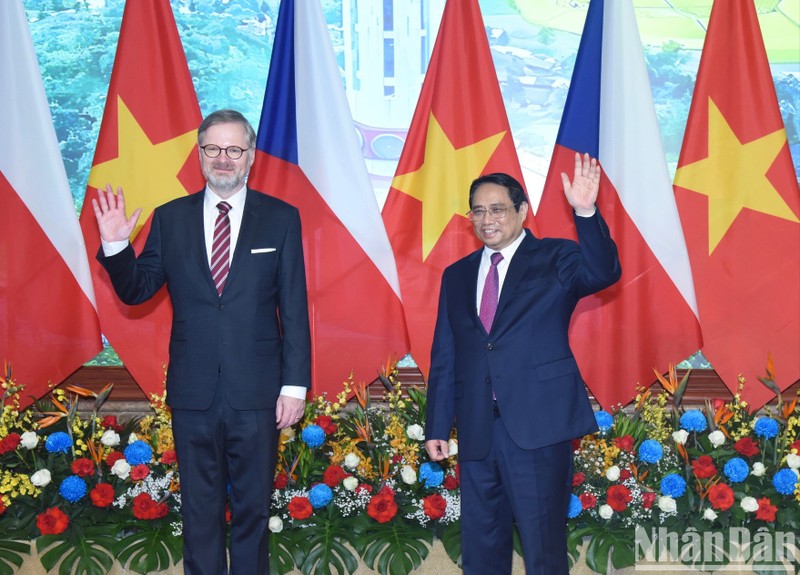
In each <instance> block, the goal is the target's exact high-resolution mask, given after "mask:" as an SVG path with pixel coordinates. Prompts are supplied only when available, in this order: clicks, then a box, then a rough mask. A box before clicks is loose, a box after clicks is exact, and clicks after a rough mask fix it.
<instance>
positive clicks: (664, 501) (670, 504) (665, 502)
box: [658, 495, 678, 513]
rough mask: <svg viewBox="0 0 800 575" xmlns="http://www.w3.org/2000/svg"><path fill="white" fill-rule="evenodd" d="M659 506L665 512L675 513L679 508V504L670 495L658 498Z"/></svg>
mask: <svg viewBox="0 0 800 575" xmlns="http://www.w3.org/2000/svg"><path fill="white" fill-rule="evenodd" d="M658 508H659V509H660V510H661V511H663V512H664V513H674V512H675V511H677V510H678V505H677V504H676V503H675V500H674V499H673V498H672V497H670V496H669V495H662V496H661V497H659V498H658Z"/></svg>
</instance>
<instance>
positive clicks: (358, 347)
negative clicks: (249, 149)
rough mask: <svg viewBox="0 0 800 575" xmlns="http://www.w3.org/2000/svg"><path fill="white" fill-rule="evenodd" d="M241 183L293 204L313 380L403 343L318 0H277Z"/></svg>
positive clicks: (339, 375)
mask: <svg viewBox="0 0 800 575" xmlns="http://www.w3.org/2000/svg"><path fill="white" fill-rule="evenodd" d="M257 147H258V152H257V154H256V160H255V163H254V165H253V171H252V173H251V176H250V179H249V185H250V186H251V187H253V188H255V189H257V190H261V191H263V192H266V193H268V194H271V195H273V196H276V197H278V198H281V199H282V200H285V201H287V202H289V203H290V204H292V205H294V206H296V207H297V208H298V209H299V210H300V220H301V222H302V228H303V250H304V255H305V260H306V281H307V286H308V302H309V314H310V318H309V319H310V324H311V339H312V342H311V343H312V365H311V374H312V389H313V391H314V393H315V394H318V395H319V394H322V393H324V392H327V393H328V395H329V396H330V397H335V396H336V394H338V393H339V392H341V390H342V381H344V380H345V379H347V377H348V375H350V374H351V373H352V374H353V377H354V379H355V380H356V381H365V382H367V383H369V382H372V381H374V380H375V379H376V378H377V376H378V373H379V371H380V369H381V367H383V366H384V365H385V364H386V363H387V361H388V360H389V359H390V358H400V357H402V356H404V355H405V354H406V353H407V352H408V340H407V336H406V326H405V318H404V316H403V307H402V303H401V300H400V285H399V282H398V279H397V268H396V266H395V261H394V255H393V254H392V248H391V245H390V244H389V239H388V237H387V235H386V229H385V228H384V225H383V221H382V220H381V214H380V209H379V208H378V202H377V200H376V198H375V193H374V191H373V189H372V184H371V182H370V179H369V174H368V173H367V168H366V164H365V163H364V158H363V156H362V154H361V148H360V146H359V142H358V140H357V137H356V131H355V126H354V124H353V118H352V115H351V113H350V108H349V106H348V103H347V98H346V96H345V91H344V86H343V84H342V79H341V75H340V72H339V67H338V65H337V63H336V57H335V55H334V52H333V45H332V43H331V39H330V33H329V32H328V27H327V24H326V22H325V18H324V16H323V13H322V7H321V6H320V4H319V2H318V0H301V1H298V2H295V1H294V0H283V1H282V2H281V6H280V12H279V14H278V22H277V30H276V34H275V42H274V44H273V47H272V60H271V61H270V67H269V78H268V80H267V88H266V92H265V95H264V106H263V109H262V112H261V121H260V123H259V128H258V139H257Z"/></svg>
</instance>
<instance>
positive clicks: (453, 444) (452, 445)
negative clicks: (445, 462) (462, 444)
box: [447, 439, 458, 457]
mask: <svg viewBox="0 0 800 575" xmlns="http://www.w3.org/2000/svg"><path fill="white" fill-rule="evenodd" d="M447 449H448V450H449V451H448V453H449V455H450V457H453V456H454V455H458V441H456V440H455V439H451V440H450V441H448V442H447Z"/></svg>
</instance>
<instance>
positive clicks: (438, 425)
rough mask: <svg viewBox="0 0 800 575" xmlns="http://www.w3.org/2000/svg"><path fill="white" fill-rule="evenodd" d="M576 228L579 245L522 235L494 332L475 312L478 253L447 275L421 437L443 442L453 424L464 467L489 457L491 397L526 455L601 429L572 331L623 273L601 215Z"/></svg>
mask: <svg viewBox="0 0 800 575" xmlns="http://www.w3.org/2000/svg"><path fill="white" fill-rule="evenodd" d="M574 219H575V225H576V226H577V231H578V240H579V243H576V242H574V241H571V240H565V239H537V238H536V237H535V236H533V234H531V232H530V231H528V230H525V232H524V233H525V238H524V239H523V241H522V243H521V244H520V246H519V248H518V249H517V251H516V252H515V254H514V256H513V258H512V259H511V262H510V264H509V267H508V270H507V274H506V277H505V281H504V283H503V286H502V290H501V293H500V299H499V302H498V308H497V313H496V315H495V319H494V323H493V325H492V328H491V332H490V333H486V330H485V329H484V327H483V325H482V324H481V322H480V319H479V318H478V313H477V302H476V293H477V283H478V268H479V266H480V260H481V251H482V250H478V251H476V252H474V253H472V254H470V255H468V256H467V257H465V258H463V259H461V260H459V261H457V262H455V263H454V264H452V265H451V266H449V267H448V268H447V269H446V270H445V271H444V274H443V276H442V286H441V292H440V296H439V313H438V317H437V321H436V329H435V332H434V340H433V348H432V352H431V370H430V377H429V381H428V405H427V416H426V431H425V437H426V439H445V440H446V439H447V438H449V436H450V430H451V428H452V426H453V423H454V422H455V424H456V426H457V430H458V457H459V459H460V460H463V461H469V460H475V459H482V458H483V457H485V456H486V454H487V453H488V451H489V447H490V442H491V429H492V422H493V417H494V416H493V408H492V391H494V393H495V395H496V397H497V404H498V408H499V411H500V416H501V417H502V419H503V423H504V425H505V426H506V428H507V429H508V433H509V435H510V436H511V438H512V440H513V441H514V442H515V443H516V444H517V445H518V446H519V447H521V448H523V449H534V448H538V447H544V446H547V445H552V444H555V443H558V442H561V441H565V440H569V439H573V438H575V437H580V436H583V435H585V434H587V433H592V432H594V431H596V430H597V425H596V422H595V418H594V414H593V412H592V407H591V404H590V402H589V398H588V396H587V393H586V389H585V387H584V382H583V379H582V378H581V374H580V372H579V370H578V365H577V363H576V362H575V358H574V356H573V355H572V351H571V350H570V347H569V338H568V335H567V331H568V328H569V322H570V316H571V315H572V311H573V310H574V309H575V305H576V304H577V302H578V300H579V299H580V298H581V297H583V296H585V295H588V294H591V293H594V292H597V291H600V290H602V289H604V288H606V287H608V286H610V285H611V284H613V283H614V282H615V281H617V280H618V279H619V277H620V273H621V270H620V265H619V259H618V257H617V249H616V246H615V244H614V242H613V240H612V239H611V237H610V235H609V231H608V227H607V226H606V223H605V221H604V220H603V218H602V217H601V216H600V213H599V212H597V213H596V214H595V215H594V216H592V217H590V218H581V217H575V218H574ZM605 360H606V358H597V361H605Z"/></svg>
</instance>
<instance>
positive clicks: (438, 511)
mask: <svg viewBox="0 0 800 575" xmlns="http://www.w3.org/2000/svg"><path fill="white" fill-rule="evenodd" d="M422 508H423V510H424V511H425V515H427V516H428V517H430V518H431V519H434V520H436V519H441V518H442V517H444V511H445V509H447V501H445V500H444V497H442V496H441V495H439V494H438V493H434V494H432V495H428V496H427V497H424V498H423V499H422Z"/></svg>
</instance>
